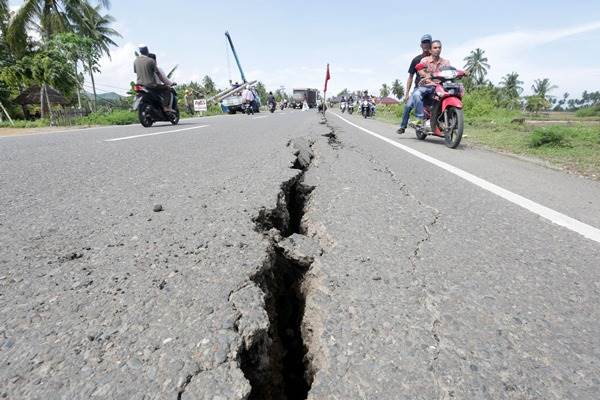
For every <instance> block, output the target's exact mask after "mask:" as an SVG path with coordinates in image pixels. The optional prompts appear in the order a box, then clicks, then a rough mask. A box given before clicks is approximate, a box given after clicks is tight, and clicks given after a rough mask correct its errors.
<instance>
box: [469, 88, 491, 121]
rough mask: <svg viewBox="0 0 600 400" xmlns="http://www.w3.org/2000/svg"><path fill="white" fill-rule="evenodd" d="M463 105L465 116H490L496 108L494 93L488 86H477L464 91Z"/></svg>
mask: <svg viewBox="0 0 600 400" xmlns="http://www.w3.org/2000/svg"><path fill="white" fill-rule="evenodd" d="M463 106H464V110H465V117H467V118H481V117H488V116H491V115H492V113H493V112H494V110H495V109H496V108H497V100H496V94H495V93H494V91H493V90H492V89H489V88H479V89H474V90H472V91H469V92H465V95H464V97H463Z"/></svg>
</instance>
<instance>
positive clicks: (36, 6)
mask: <svg viewBox="0 0 600 400" xmlns="http://www.w3.org/2000/svg"><path fill="white" fill-rule="evenodd" d="M108 7H109V1H108V0H99V1H97V2H95V3H92V2H90V1H88V0H25V1H24V2H23V4H22V5H21V6H20V7H19V9H17V10H16V11H14V12H11V11H10V8H9V6H8V0H0V102H2V103H3V104H4V105H6V107H7V108H8V109H9V110H11V111H12V112H13V113H15V114H18V113H19V112H22V114H23V116H24V117H25V116H27V114H28V112H27V110H26V109H25V107H23V108H22V110H19V108H18V106H19V105H18V104H14V102H13V100H12V99H14V97H16V95H18V94H19V93H21V92H23V91H24V90H26V89H28V88H31V87H36V88H39V109H40V113H41V116H42V117H45V116H46V115H45V114H46V113H49V114H50V116H51V115H52V114H51V110H52V104H51V99H52V93H53V92H52V91H51V88H54V89H56V90H58V91H59V92H60V94H62V95H63V96H65V97H66V98H67V99H69V100H71V99H73V98H76V101H77V103H78V106H79V107H80V108H81V106H82V100H81V95H82V92H83V91H84V90H83V84H84V74H86V75H88V76H89V77H90V82H91V86H92V92H93V103H92V108H93V109H94V110H95V109H96V104H97V93H96V83H95V78H94V76H95V74H96V73H98V72H100V67H99V61H100V58H101V57H102V56H103V55H107V56H109V57H110V48H111V46H116V43H115V42H114V39H115V38H118V37H121V35H120V34H119V33H118V32H117V31H116V30H114V29H113V28H112V27H111V24H112V23H113V22H114V18H113V17H112V16H110V15H109V14H106V13H105V10H107V9H108Z"/></svg>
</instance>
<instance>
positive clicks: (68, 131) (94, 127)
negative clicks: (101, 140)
mask: <svg viewBox="0 0 600 400" xmlns="http://www.w3.org/2000/svg"><path fill="white" fill-rule="evenodd" d="M128 126H131V125H109V126H90V127H88V128H73V129H63V130H60V131H50V130H48V131H39V132H36V131H33V132H32V131H29V132H27V131H25V130H26V129H27V128H23V130H24V132H23V133H19V134H18V135H7V136H2V135H1V134H0V138H4V137H6V138H10V137H13V138H15V137H17V138H18V137H23V136H36V135H48V134H51V133H72V132H82V131H92V130H96V129H107V128H125V127H128ZM7 128H9V127H7Z"/></svg>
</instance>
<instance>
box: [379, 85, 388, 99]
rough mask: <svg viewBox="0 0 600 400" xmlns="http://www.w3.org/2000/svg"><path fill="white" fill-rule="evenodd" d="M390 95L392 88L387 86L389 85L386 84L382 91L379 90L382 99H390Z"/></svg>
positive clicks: (382, 86)
mask: <svg viewBox="0 0 600 400" xmlns="http://www.w3.org/2000/svg"><path fill="white" fill-rule="evenodd" d="M389 94H390V88H389V86H388V85H387V83H384V84H382V85H381V89H379V96H380V97H388V96H389Z"/></svg>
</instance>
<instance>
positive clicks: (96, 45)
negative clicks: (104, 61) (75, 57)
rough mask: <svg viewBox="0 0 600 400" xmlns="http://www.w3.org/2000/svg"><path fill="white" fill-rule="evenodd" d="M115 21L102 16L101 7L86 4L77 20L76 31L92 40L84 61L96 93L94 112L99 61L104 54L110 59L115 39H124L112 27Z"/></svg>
mask: <svg viewBox="0 0 600 400" xmlns="http://www.w3.org/2000/svg"><path fill="white" fill-rule="evenodd" d="M114 21H115V19H114V18H113V17H112V16H110V15H108V14H105V15H103V14H102V8H101V6H100V5H97V6H91V5H89V4H86V5H84V6H83V13H82V14H80V15H79V16H78V17H77V19H76V20H75V25H76V26H75V29H76V30H77V32H78V33H79V34H81V35H82V36H85V37H88V38H90V39H92V42H93V47H92V48H91V49H90V52H89V54H88V56H87V57H86V59H85V60H82V61H83V62H84V65H85V69H86V70H87V71H88V73H89V74H90V80H91V83H92V90H93V93H94V110H95V109H96V102H97V94H96V81H95V79H94V72H99V69H98V61H99V59H100V57H101V56H102V54H106V55H107V56H108V58H110V46H117V44H116V43H115V41H114V40H113V38H115V37H122V36H121V34H119V32H117V31H116V30H114V29H113V28H111V27H110V24H111V23H113V22H114Z"/></svg>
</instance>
